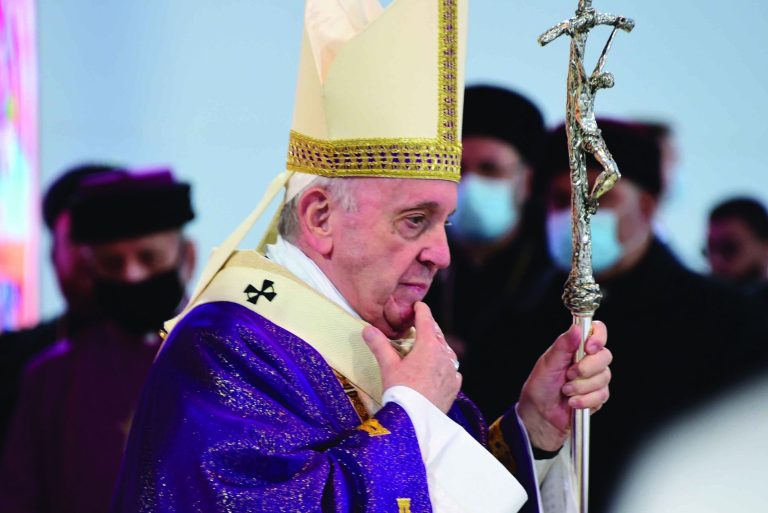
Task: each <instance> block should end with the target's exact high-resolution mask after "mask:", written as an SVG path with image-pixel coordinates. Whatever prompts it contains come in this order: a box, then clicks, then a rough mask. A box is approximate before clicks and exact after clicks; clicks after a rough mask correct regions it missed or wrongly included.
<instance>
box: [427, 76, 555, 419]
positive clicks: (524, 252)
mask: <svg viewBox="0 0 768 513" xmlns="http://www.w3.org/2000/svg"><path fill="white" fill-rule="evenodd" d="M544 134H545V128H544V119H543V117H542V114H541V111H540V110H539V108H538V107H537V106H536V105H534V104H533V102H531V101H530V100H529V99H528V98H526V97H524V96H522V95H521V94H519V93H516V92H514V91H512V90H509V89H505V88H501V87H495V86H489V85H476V86H471V87H468V88H467V89H466V91H465V95H464V119H463V123H462V146H463V148H462V157H461V172H462V179H461V182H460V183H459V189H458V202H457V206H456V212H455V214H454V215H453V216H451V219H450V226H449V228H448V236H449V239H448V242H449V245H450V249H451V265H450V267H448V268H447V269H445V270H443V271H441V272H440V273H438V275H437V278H436V279H435V281H434V283H433V284H432V287H431V289H430V291H429V294H428V295H427V297H426V302H427V303H428V304H429V305H430V307H431V308H432V312H433V315H434V316H435V319H436V320H437V321H438V323H439V324H440V326H442V328H443V330H444V331H445V332H446V336H447V339H448V341H449V343H450V344H451V345H452V347H453V348H454V350H455V351H456V353H457V354H458V355H459V358H460V360H461V362H462V363H461V365H462V373H463V375H464V385H463V389H464V391H465V392H466V393H467V394H468V395H469V396H470V397H472V398H473V399H474V400H475V401H476V403H477V406H478V407H479V408H480V410H481V411H482V412H483V414H484V415H485V416H486V418H488V419H495V418H497V417H499V416H500V415H502V414H503V413H504V412H505V411H506V409H507V408H508V407H509V397H510V394H512V395H513V396H515V397H517V394H518V393H519V391H520V388H521V387H522V384H523V380H524V379H525V376H526V375H527V372H528V370H527V369H530V368H531V367H532V366H533V364H534V363H535V362H536V359H537V358H538V356H539V355H540V354H541V352H542V351H544V350H545V349H546V347H547V346H546V345H544V346H539V347H531V346H527V345H526V346H525V347H517V345H515V346H510V345H509V343H508V338H507V332H506V329H507V326H508V325H509V324H510V316H511V315H513V314H514V313H516V312H518V311H522V310H525V308H526V305H528V304H531V303H533V302H535V297H536V294H537V291H539V290H541V287H540V285H539V284H540V282H542V281H543V276H545V275H546V272H547V270H548V269H550V268H551V266H549V265H548V260H547V257H546V245H545V244H544V242H543V241H544V237H543V221H542V219H543V208H542V205H541V202H540V201H539V202H537V201H536V200H535V198H534V197H532V195H531V184H532V178H533V169H534V164H533V163H534V159H535V158H536V156H537V153H538V151H539V146H540V145H541V142H542V139H543V137H544ZM513 354H514V358H511V356H512V355H513ZM510 365H514V369H510Z"/></svg>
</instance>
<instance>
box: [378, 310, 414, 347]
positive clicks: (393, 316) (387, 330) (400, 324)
mask: <svg viewBox="0 0 768 513" xmlns="http://www.w3.org/2000/svg"><path fill="white" fill-rule="evenodd" d="M393 303H394V302H393ZM388 306H390V308H385V310H384V317H383V319H382V323H383V324H384V325H385V327H382V326H376V327H377V328H379V329H380V330H381V331H382V332H383V333H384V334H385V335H386V336H387V337H389V338H392V339H397V338H402V337H403V336H405V334H406V333H408V330H410V329H411V328H412V327H413V322H414V320H415V314H414V312H413V304H410V305H408V306H402V305H398V304H396V303H395V304H392V305H388Z"/></svg>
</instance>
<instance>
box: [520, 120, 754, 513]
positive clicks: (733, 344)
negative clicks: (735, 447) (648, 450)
mask: <svg viewBox="0 0 768 513" xmlns="http://www.w3.org/2000/svg"><path fill="white" fill-rule="evenodd" d="M598 125H599V127H600V129H601V130H602V135H603V137H604V139H605V142H606V144H607V147H608V148H609V150H610V152H611V153H612V155H613V157H614V159H615V160H616V163H617V164H618V167H619V170H620V171H621V173H622V178H621V180H619V182H618V183H617V184H616V186H615V187H614V188H613V189H611V191H610V192H608V193H607V194H606V195H605V196H604V197H603V198H601V200H600V208H599V209H598V211H597V214H595V215H594V216H592V218H591V221H590V222H591V230H592V266H593V269H594V274H595V279H596V281H597V282H598V284H599V285H600V288H601V291H602V294H603V299H602V301H601V304H600V307H599V308H598V310H597V312H596V314H595V319H598V320H600V321H603V322H605V323H606V324H607V325H608V326H610V327H611V339H612V346H611V348H612V352H613V353H614V355H615V360H614V363H613V364H612V371H613V373H614V376H615V377H614V379H613V380H612V382H611V399H612V401H611V403H610V404H609V405H607V406H606V407H605V408H603V410H602V411H601V414H600V417H599V418H595V419H594V422H593V423H592V436H591V450H590V469H591V470H590V473H591V475H590V511H592V512H594V513H603V512H606V511H610V506H609V505H610V500H611V496H612V493H613V491H614V489H615V487H616V486H617V484H618V483H619V482H620V480H621V478H622V471H623V470H624V466H625V463H626V462H628V461H630V459H631V457H632V456H633V454H634V452H635V450H636V448H637V446H638V445H639V444H640V443H641V442H642V440H643V439H644V438H645V437H646V436H649V435H650V434H652V433H653V431H654V430H655V429H656V428H657V427H658V426H660V425H662V424H663V423H665V422H667V421H668V420H669V419H671V418H673V417H675V416H676V415H677V414H679V413H681V412H682V411H685V409H687V408H690V407H693V406H694V405H695V404H697V403H700V402H703V401H706V400H709V399H710V398H711V397H712V395H713V394H715V393H717V392H720V391H722V390H724V389H725V388H726V387H727V386H728V385H730V384H731V383H733V382H735V381H737V380H738V379H740V378H741V377H742V375H746V374H749V373H750V372H752V371H755V370H757V369H758V368H759V365H760V363H759V362H760V361H765V360H764V358H765V349H763V348H765V347H766V345H765V339H766V336H767V335H768V318H767V317H766V316H765V315H764V314H762V313H761V312H760V310H759V308H758V305H757V303H756V302H755V301H751V300H749V299H748V298H746V297H745V296H743V295H741V294H738V293H737V292H736V291H735V290H732V289H731V288H729V287H725V286H722V285H721V284H718V283H715V282H714V281H712V280H710V279H708V278H707V277H704V276H701V275H699V274H697V273H694V272H692V271H690V270H688V269H687V268H685V266H684V265H683V264H682V263H681V262H680V261H679V260H678V258H677V257H676V256H675V255H674V254H673V253H672V251H671V250H670V249H669V248H668V247H667V245H666V244H665V243H664V242H662V241H661V240H660V239H659V238H658V237H657V236H656V234H655V233H654V220H655V216H656V212H657V208H658V204H659V198H660V194H661V192H662V189H663V178H662V170H661V157H660V155H661V152H660V150H659V147H658V144H657V141H656V140H655V139H654V138H651V137H648V135H647V133H646V132H645V131H644V130H643V129H642V128H641V127H640V128H639V127H638V126H637V125H634V124H632V123H629V122H623V121H615V120H599V121H598ZM588 171H589V173H588V174H589V179H590V183H594V179H595V178H596V176H597V175H598V174H599V172H600V171H601V168H600V167H599V166H598V164H597V163H596V162H595V161H594V160H592V159H591V157H589V158H588ZM537 178H538V179H540V180H542V182H543V183H542V184H541V185H542V188H543V190H545V191H546V205H547V221H546V226H547V239H548V246H549V251H550V255H551V258H552V260H553V262H554V265H555V266H556V267H557V268H558V269H560V272H559V273H557V274H555V275H554V276H553V277H552V279H551V282H550V284H549V287H548V290H547V292H546V293H545V295H544V297H543V300H542V301H541V303H540V304H539V305H537V306H536V308H535V309H534V310H533V311H532V312H531V314H530V315H529V316H528V319H527V322H525V323H522V324H520V325H519V327H518V329H519V333H518V338H519V340H521V341H525V344H534V345H539V344H542V343H544V341H545V340H546V337H547V336H551V334H552V333H559V332H560V331H562V330H563V329H565V328H566V327H567V326H568V325H569V324H570V323H571V315H570V312H568V310H567V309H566V308H565V306H563V301H562V298H561V296H562V294H563V285H564V283H565V281H566V278H567V272H568V271H569V270H570V267H571V237H572V234H571V211H570V204H571V183H570V175H569V164H568V150H567V143H566V135H565V129H564V127H562V126H561V127H559V128H557V129H555V130H554V131H552V132H551V133H550V135H549V136H548V138H547V143H546V144H545V148H544V152H543V157H542V161H541V166H540V169H539V173H538V174H537ZM548 331H549V334H547V332H548ZM542 337H543V338H542ZM662 349H663V350H664V351H665V354H664V356H663V357H659V358H650V359H647V360H645V361H644V362H643V363H640V361H641V359H642V358H644V357H645V356H647V355H649V354H653V353H654V352H656V351H660V350H662ZM651 399H653V401H654V406H653V407H646V406H647V405H648V401H649V400H651Z"/></svg>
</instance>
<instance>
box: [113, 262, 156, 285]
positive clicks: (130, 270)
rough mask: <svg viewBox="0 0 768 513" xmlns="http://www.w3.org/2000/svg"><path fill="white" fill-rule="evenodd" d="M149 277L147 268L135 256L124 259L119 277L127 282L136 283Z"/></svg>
mask: <svg viewBox="0 0 768 513" xmlns="http://www.w3.org/2000/svg"><path fill="white" fill-rule="evenodd" d="M147 278H149V270H148V269H147V266H145V265H143V264H142V263H141V262H139V261H138V259H136V258H129V259H126V261H125V263H124V265H123V269H122V272H121V276H120V279H121V280H122V281H124V282H127V283H137V282H140V281H144V280H145V279H147Z"/></svg>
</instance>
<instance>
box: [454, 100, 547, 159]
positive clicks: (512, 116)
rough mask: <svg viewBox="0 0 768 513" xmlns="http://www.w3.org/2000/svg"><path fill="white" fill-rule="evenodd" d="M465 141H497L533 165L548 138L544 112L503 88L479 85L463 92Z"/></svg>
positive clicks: (463, 130)
mask: <svg viewBox="0 0 768 513" xmlns="http://www.w3.org/2000/svg"><path fill="white" fill-rule="evenodd" d="M461 131H462V137H466V136H471V135H480V136H486V137H494V138H496V139H500V140H502V141H504V142H506V143H509V144H510V145H512V146H514V147H515V149H516V150H517V152H518V153H520V156H521V157H522V158H523V159H524V160H526V161H527V162H533V161H534V158H535V156H536V154H537V152H538V151H539V146H540V144H541V141H542V139H543V137H544V134H545V128H544V117H543V116H542V114H541V111H539V109H538V108H537V107H536V106H535V105H534V104H533V103H532V102H531V101H530V100H528V99H527V98H525V97H524V96H522V95H520V94H518V93H516V92H514V91H510V90H509V89H503V88H501V87H495V86H488V85H477V86H471V87H468V88H467V89H466V90H465V92H464V118H463V123H462V128H461Z"/></svg>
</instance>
